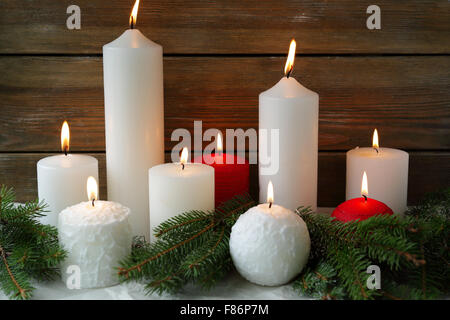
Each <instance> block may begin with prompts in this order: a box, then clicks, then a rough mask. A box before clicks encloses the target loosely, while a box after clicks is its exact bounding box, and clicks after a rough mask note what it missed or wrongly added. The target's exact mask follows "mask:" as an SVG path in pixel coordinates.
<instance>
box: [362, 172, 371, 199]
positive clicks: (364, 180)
mask: <svg viewBox="0 0 450 320" xmlns="http://www.w3.org/2000/svg"><path fill="white" fill-rule="evenodd" d="M361 196H363V197H364V200H365V201H367V197H368V196H369V187H368V186H367V174H366V172H365V171H364V174H363V178H362V184H361Z"/></svg>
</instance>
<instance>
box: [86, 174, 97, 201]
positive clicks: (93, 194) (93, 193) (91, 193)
mask: <svg viewBox="0 0 450 320" xmlns="http://www.w3.org/2000/svg"><path fill="white" fill-rule="evenodd" d="M86 190H87V195H88V199H89V201H92V205H94V201H95V200H97V197H98V184H97V180H95V178H94V177H92V176H90V177H89V178H88V179H87V183H86Z"/></svg>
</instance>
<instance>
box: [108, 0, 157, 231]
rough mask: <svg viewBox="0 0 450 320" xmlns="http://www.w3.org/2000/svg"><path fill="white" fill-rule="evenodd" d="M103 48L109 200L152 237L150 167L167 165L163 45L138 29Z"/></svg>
mask: <svg viewBox="0 0 450 320" xmlns="http://www.w3.org/2000/svg"><path fill="white" fill-rule="evenodd" d="M138 5H139V0H137V1H136V3H135V5H134V7H133V10H132V13H131V15H130V22H129V24H130V29H128V30H126V31H125V32H124V33H123V34H122V35H121V36H120V37H119V38H117V39H116V40H114V41H112V42H111V43H108V44H106V45H104V46H103V71H104V85H105V136H106V165H107V182H108V199H109V200H113V201H118V202H120V203H122V204H124V205H126V206H127V207H129V208H131V212H132V213H131V217H130V223H131V225H132V228H133V233H134V234H135V235H144V236H145V237H146V238H147V239H148V238H149V230H150V228H149V220H148V211H149V208H148V180H147V178H148V176H147V171H148V169H149V168H151V167H152V166H154V165H156V164H160V163H164V102H163V59H162V52H163V50H162V47H161V46H160V45H159V44H156V43H154V42H152V41H151V40H149V39H147V38H146V37H145V36H144V35H143V34H142V33H141V32H140V31H139V30H137V29H135V26H136V21H137V12H138Z"/></svg>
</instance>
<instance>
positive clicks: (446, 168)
mask: <svg viewBox="0 0 450 320" xmlns="http://www.w3.org/2000/svg"><path fill="white" fill-rule="evenodd" d="M49 155H50V154H45V153H42V154H37V153H19V154H17V153H6V154H5V153H3V154H0V184H5V185H7V186H11V187H14V188H15V190H16V193H17V200H18V201H27V200H32V199H35V198H36V197H37V182H36V163H37V161H38V160H39V159H41V158H43V157H46V156H49ZM91 155H92V156H94V157H96V158H97V159H98V160H99V167H100V168H99V170H100V172H99V174H100V198H102V199H106V172H105V154H104V153H92V154H91ZM166 161H167V162H169V161H170V158H169V153H167V154H166ZM448 181H450V153H448V152H444V153H436V152H410V168H409V190H408V203H409V204H410V205H412V204H416V203H417V202H418V201H419V200H420V199H421V198H422V197H423V195H424V194H425V193H426V192H432V191H435V190H438V189H440V188H444V187H448ZM250 193H251V194H252V196H253V197H254V198H255V199H258V168H257V165H251V166H250ZM344 200H345V153H344V152H320V153H319V185H318V204H319V206H322V207H334V206H336V205H338V204H339V203H341V202H342V201H344Z"/></svg>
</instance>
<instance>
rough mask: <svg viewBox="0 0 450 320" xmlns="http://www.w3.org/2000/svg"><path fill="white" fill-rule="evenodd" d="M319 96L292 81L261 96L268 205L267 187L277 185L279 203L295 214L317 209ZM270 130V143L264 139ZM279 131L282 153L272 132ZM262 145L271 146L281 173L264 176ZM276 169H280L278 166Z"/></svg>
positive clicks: (263, 184) (262, 197)
mask: <svg viewBox="0 0 450 320" xmlns="http://www.w3.org/2000/svg"><path fill="white" fill-rule="evenodd" d="M318 117H319V95H318V94H317V93H315V92H313V91H311V90H309V89H307V88H305V87H304V86H302V85H301V84H300V83H299V82H298V81H297V80H295V79H294V78H292V77H290V78H287V77H284V78H282V79H281V80H280V81H279V82H278V83H277V84H276V85H275V86H274V87H272V88H271V89H269V90H267V91H264V92H262V93H261V94H260V95H259V130H260V132H259V152H260V153H259V186H260V197H259V199H260V202H264V201H265V199H266V197H267V195H266V186H267V184H268V182H269V181H270V180H271V181H272V182H273V184H274V185H277V188H278V194H279V195H278V196H277V203H279V204H280V205H282V206H284V207H286V208H288V209H291V210H295V209H297V207H298V206H311V208H312V210H316V208H317V157H318V121H319V120H318ZM261 129H265V130H267V137H268V139H264V136H262V135H261ZM270 130H279V152H278V154H274V153H275V152H276V148H274V146H272V145H271V140H270V136H271V131H270ZM262 144H267V145H268V146H269V150H270V152H269V155H270V154H271V165H272V166H273V165H274V161H275V159H276V158H277V157H278V159H279V165H278V171H276V172H274V173H273V174H262V167H266V166H267V165H266V164H264V163H263V162H264V159H263V158H262V154H261V150H263V149H264V148H263V147H262ZM275 167H276V166H275Z"/></svg>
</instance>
